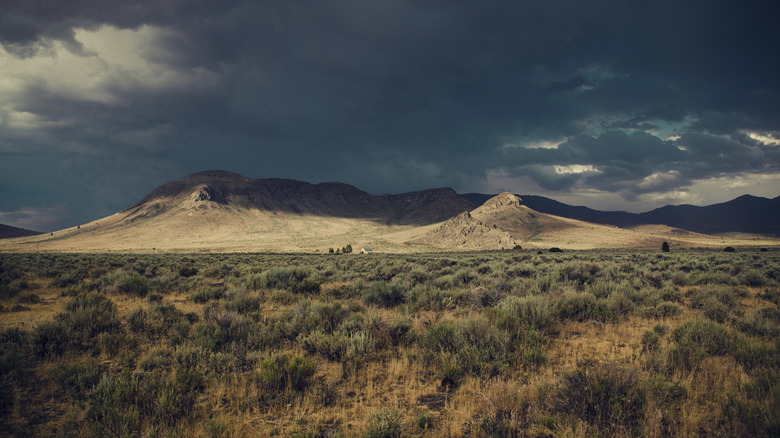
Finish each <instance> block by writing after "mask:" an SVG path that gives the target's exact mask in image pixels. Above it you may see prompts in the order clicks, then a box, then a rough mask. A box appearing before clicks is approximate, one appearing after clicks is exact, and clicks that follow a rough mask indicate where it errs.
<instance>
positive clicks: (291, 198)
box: [0, 171, 778, 253]
mask: <svg viewBox="0 0 780 438" xmlns="http://www.w3.org/2000/svg"><path fill="white" fill-rule="evenodd" d="M480 196H484V195H480ZM471 199H476V200H477V201H479V202H480V204H481V205H479V206H477V205H475V204H474V203H472V202H470V201H469V200H468V199H466V198H464V197H461V196H459V195H458V194H456V193H455V192H454V191H453V190H452V189H449V188H439V189H430V190H422V191H418V192H410V193H403V194H399V195H390V194H385V195H379V196H376V195H372V194H369V193H367V192H364V191H362V190H360V189H358V188H356V187H354V186H351V185H348V184H343V183H335V182H334V183H322V184H310V183H307V182H302V181H295V180H288V179H278V178H269V179H261V178H247V177H244V176H242V175H239V174H237V173H232V172H225V171H206V172H199V173H195V174H192V175H188V176H185V177H183V178H180V179H177V180H175V181H171V182H169V183H166V184H163V185H161V186H160V187H158V188H156V189H155V190H153V191H152V192H151V193H149V194H148V195H147V196H145V197H144V198H143V199H142V200H141V201H139V202H138V203H136V204H135V205H133V206H131V207H129V208H127V209H125V210H123V211H120V212H117V213H115V214H113V215H111V216H108V217H105V218H101V219H98V220H95V221H93V222H90V223H87V224H81V225H80V226H77V227H71V228H68V229H64V230H58V231H54V232H52V233H45V234H42V235H37V236H30V237H22V238H18V239H6V240H3V241H0V251H32V250H36V251H37V250H41V251H100V252H104V251H133V252H137V251H140V252H148V251H158V250H165V251H229V252H244V251H250V252H320V253H327V252H328V249H329V248H341V247H343V246H346V245H347V244H349V245H351V246H352V247H353V248H361V247H365V248H373V249H374V250H375V251H377V252H395V253H398V252H420V251H438V250H446V251H449V250H464V249H472V250H487V249H512V248H515V247H516V246H518V245H519V246H522V247H523V248H538V249H546V248H551V247H558V248H563V249H591V248H656V249H659V248H661V243H662V242H668V243H669V244H670V245H671V247H672V248H673V249H677V248H683V247H702V246H711V247H712V246H714V247H722V246H726V245H731V246H739V245H751V246H757V245H760V246H775V245H778V241H777V240H776V239H769V238H766V239H764V238H756V237H751V238H750V240H749V241H748V240H746V239H743V238H742V237H740V236H732V237H725V236H724V237H720V236H719V237H713V236H707V235H703V234H697V233H693V232H690V231H686V230H682V229H679V228H673V227H670V226H666V225H642V226H634V227H633V228H631V229H626V228H619V227H617V226H613V225H605V224H596V223H592V222H587V221H582V220H578V219H573V218H570V217H564V216H563V215H555V214H550V213H547V212H543V211H539V210H536V209H534V208H533V207H532V203H536V202H538V201H539V200H540V198H539V197H533V196H527V197H526V199H529V200H530V203H529V202H527V201H526V199H521V198H518V197H517V196H515V195H513V194H511V193H502V194H499V195H496V196H494V197H490V198H489V199H477V198H476V197H472V198H471ZM543 199H544V198H542V200H543ZM753 201H754V200H752V199H743V200H742V202H745V203H747V204H751V205H752V202H753ZM547 204H548V205H551V206H553V207H555V208H558V209H564V210H567V212H568V213H571V212H572V211H573V212H574V213H578V214H596V213H604V212H596V211H595V210H589V209H584V207H570V206H566V205H565V204H561V203H555V201H552V200H548V202H547ZM727 204H728V203H727ZM539 205H543V204H539ZM543 207H544V205H543ZM688 207H689V206H688ZM680 208H684V207H674V208H670V209H667V210H669V211H670V212H669V211H667V210H664V209H659V210H658V211H656V213H657V214H659V215H660V216H661V217H666V216H668V215H672V216H675V215H676V216H677V219H678V220H688V221H690V220H696V221H698V223H699V224H702V223H705V222H704V219H703V218H699V217H698V216H697V215H698V214H699V213H700V211H699V210H697V208H698V207H693V209H694V212H693V213H688V212H687V211H683V210H679V209H680ZM729 208H731V209H734V210H735V211H728V210H729ZM751 208H752V207H750V206H747V205H731V204H729V205H725V207H723V206H722V207H721V209H722V210H723V211H719V212H710V213H709V214H711V215H717V216H718V217H715V218H710V220H711V221H716V220H721V219H724V218H725V219H729V218H731V216H730V215H732V214H736V213H738V212H745V213H746V214H748V215H751V214H753V215H758V214H759V213H760V212H757V211H755V210H751ZM583 209H584V210H583ZM593 212H595V213H593ZM651 213H652V212H651ZM605 214H607V218H609V217H610V216H609V214H610V213H609V212H606V213H605ZM623 214H625V215H628V213H623ZM761 214H763V213H761ZM636 216H641V215H630V216H628V217H630V218H632V219H635V217H636ZM601 219H602V220H603V218H601ZM613 219H614V217H613ZM730 220H733V219H730ZM641 223H645V222H641Z"/></svg>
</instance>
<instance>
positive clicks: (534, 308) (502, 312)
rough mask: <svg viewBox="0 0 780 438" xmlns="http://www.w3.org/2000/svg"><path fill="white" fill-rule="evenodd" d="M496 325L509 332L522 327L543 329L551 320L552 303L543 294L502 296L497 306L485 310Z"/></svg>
mask: <svg viewBox="0 0 780 438" xmlns="http://www.w3.org/2000/svg"><path fill="white" fill-rule="evenodd" d="M486 314H487V315H488V317H489V318H490V319H491V320H493V321H495V323H496V325H498V326H499V327H501V328H503V329H504V330H507V331H509V332H512V331H517V330H519V329H522V328H534V329H537V330H544V329H546V328H547V326H548V325H549V324H550V323H551V322H552V318H553V314H552V305H551V304H550V302H549V301H548V300H547V298H546V297H543V296H538V295H534V296H526V297H517V296H514V295H511V296H508V297H506V298H504V299H503V300H502V301H501V302H500V303H499V304H498V306H496V307H495V308H492V309H488V310H486Z"/></svg>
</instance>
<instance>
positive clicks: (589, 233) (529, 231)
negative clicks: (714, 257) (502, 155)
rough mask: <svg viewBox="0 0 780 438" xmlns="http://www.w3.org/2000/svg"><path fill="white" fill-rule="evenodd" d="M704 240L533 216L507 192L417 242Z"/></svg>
mask: <svg viewBox="0 0 780 438" xmlns="http://www.w3.org/2000/svg"><path fill="white" fill-rule="evenodd" d="M707 239H709V236H701V235H696V234H695V233H689V232H687V231H685V230H677V229H669V228H668V227H667V228H666V229H660V230H659V229H648V230H643V231H642V232H636V231H632V230H628V229H623V228H618V227H616V226H611V225H603V224H595V223H590V222H585V221H580V220H577V219H571V218H565V217H562V216H555V215H551V214H547V213H542V212H539V211H536V210H534V209H532V208H530V207H529V206H527V205H525V200H524V199H521V198H520V197H518V196H516V195H513V194H511V193H508V192H504V193H501V194H499V195H496V196H494V197H492V198H490V199H488V200H487V201H485V202H484V203H483V204H482V205H481V206H479V207H477V208H476V209H474V210H472V211H471V212H468V213H465V212H464V213H461V214H460V215H459V216H457V217H455V218H453V219H449V220H447V221H445V222H444V223H442V224H441V225H440V226H439V227H437V228H436V229H434V230H432V231H431V232H429V233H428V234H426V235H425V236H423V237H421V238H420V239H419V240H418V241H419V242H421V243H425V244H428V245H431V246H435V247H439V248H453V247H454V248H466V249H509V248H514V247H515V245H520V246H522V247H531V248H540V247H541V248H549V247H561V248H569V249H588V248H626V247H641V248H660V247H661V243H662V242H664V241H669V243H672V244H673V245H675V246H677V247H680V246H690V244H691V242H692V241H699V242H701V241H705V240H707Z"/></svg>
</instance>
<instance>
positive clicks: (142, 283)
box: [114, 276, 149, 297]
mask: <svg viewBox="0 0 780 438" xmlns="http://www.w3.org/2000/svg"><path fill="white" fill-rule="evenodd" d="M114 286H115V287H116V290H117V291H118V292H119V293H123V294H128V295H135V296H138V297H145V296H146V294H147V293H149V286H148V285H147V284H146V280H144V279H143V278H139V277H133V276H127V277H124V278H122V279H120V280H119V281H117V282H116V284H115V285H114Z"/></svg>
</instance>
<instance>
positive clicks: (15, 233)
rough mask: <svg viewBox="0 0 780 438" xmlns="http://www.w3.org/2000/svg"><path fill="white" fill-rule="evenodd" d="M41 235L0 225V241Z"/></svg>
mask: <svg viewBox="0 0 780 438" xmlns="http://www.w3.org/2000/svg"><path fill="white" fill-rule="evenodd" d="M38 234H41V233H39V232H37V231H30V230H25V229H24V228H17V227H12V226H10V225H3V224H0V239H10V238H12V237H25V236H37V235H38Z"/></svg>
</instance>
